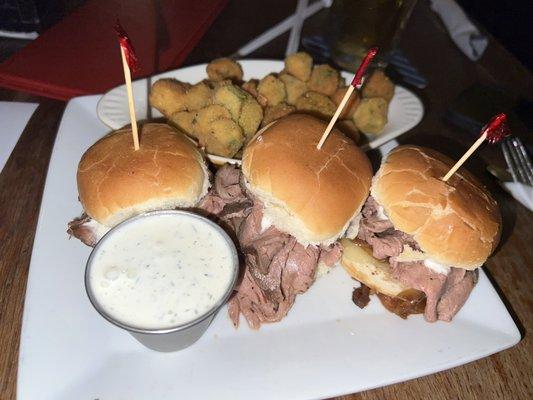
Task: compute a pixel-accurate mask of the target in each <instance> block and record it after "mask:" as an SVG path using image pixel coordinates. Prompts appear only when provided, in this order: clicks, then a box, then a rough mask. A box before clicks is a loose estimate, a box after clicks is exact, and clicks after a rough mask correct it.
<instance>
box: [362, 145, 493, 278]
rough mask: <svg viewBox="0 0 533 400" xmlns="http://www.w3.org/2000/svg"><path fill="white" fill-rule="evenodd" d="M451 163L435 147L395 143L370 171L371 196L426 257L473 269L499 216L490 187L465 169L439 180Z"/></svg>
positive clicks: (490, 244) (485, 252) (487, 249)
mask: <svg viewBox="0 0 533 400" xmlns="http://www.w3.org/2000/svg"><path fill="white" fill-rule="evenodd" d="M453 164H454V161H452V160H451V159H450V158H448V157H446V156H444V155H442V154H440V153H438V152H437V151H435V150H431V149H427V148H423V147H417V146H399V147H397V148H396V149H394V150H393V151H392V152H391V153H390V154H389V156H388V157H387V159H386V160H385V162H384V163H383V164H382V165H381V168H380V169H379V171H378V172H377V174H376V176H375V177H374V181H373V184H372V196H373V197H374V198H375V199H376V201H377V202H378V203H379V204H381V205H382V206H383V209H384V211H385V213H386V214H387V216H388V217H389V218H390V220H391V221H392V223H393V224H394V227H395V228H396V229H398V230H401V231H403V232H405V233H408V234H410V235H413V236H414V238H415V240H416V241H417V243H418V244H419V245H420V248H421V249H422V250H423V251H424V252H425V253H426V254H427V255H428V257H430V258H431V259H433V260H435V261H437V262H439V263H442V264H445V265H449V266H453V267H460V268H464V269H469V270H472V269H475V268H477V267H479V266H481V265H482V264H483V263H484V262H485V261H486V260H487V258H488V257H489V255H490V254H491V253H492V251H493V250H494V248H495V247H496V245H497V244H498V241H499V238H500V227H501V216H500V212H499V209H498V206H497V204H496V201H495V200H494V199H493V198H492V197H491V195H490V193H489V192H488V191H487V190H486V189H485V188H484V187H483V186H482V185H481V184H480V183H479V182H478V181H477V180H476V179H475V178H474V177H473V176H472V175H471V174H469V173H468V172H467V171H465V170H464V169H460V170H459V171H458V172H456V173H455V174H454V175H452V177H451V178H450V179H449V180H448V182H443V181H442V180H441V178H442V177H443V176H444V175H445V174H446V172H448V170H449V169H450V168H451V166H452V165H453Z"/></svg>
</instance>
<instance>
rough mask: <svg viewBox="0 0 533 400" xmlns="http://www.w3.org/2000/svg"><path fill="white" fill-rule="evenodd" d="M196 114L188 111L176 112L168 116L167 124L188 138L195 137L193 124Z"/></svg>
mask: <svg viewBox="0 0 533 400" xmlns="http://www.w3.org/2000/svg"><path fill="white" fill-rule="evenodd" d="M195 116H196V113H194V112H189V111H178V112H177V113H174V114H172V115H171V116H170V118H169V119H168V122H169V123H170V125H174V126H175V127H176V128H178V129H180V130H181V131H183V132H185V133H186V134H188V135H189V136H194V137H196V135H195V133H194V122H195Z"/></svg>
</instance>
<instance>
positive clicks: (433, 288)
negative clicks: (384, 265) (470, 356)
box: [393, 262, 446, 322]
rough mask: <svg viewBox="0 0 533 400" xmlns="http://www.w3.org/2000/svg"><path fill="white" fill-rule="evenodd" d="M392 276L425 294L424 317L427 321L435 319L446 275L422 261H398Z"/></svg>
mask: <svg viewBox="0 0 533 400" xmlns="http://www.w3.org/2000/svg"><path fill="white" fill-rule="evenodd" d="M393 276H394V277H395V278H396V279H398V280H399V281H400V282H402V283H403V284H404V285H406V286H408V287H411V288H413V289H417V290H421V291H422V292H424V293H425V294H426V309H425V312H424V318H425V319H426V321H428V322H434V321H436V320H437V319H438V318H437V304H438V302H439V299H440V298H441V296H442V294H443V293H444V287H445V284H446V275H444V274H439V273H437V272H435V271H433V270H431V269H429V268H427V267H426V266H425V265H424V264H423V263H422V262H399V263H396V264H395V266H393Z"/></svg>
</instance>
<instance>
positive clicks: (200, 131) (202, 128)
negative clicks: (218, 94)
mask: <svg viewBox="0 0 533 400" xmlns="http://www.w3.org/2000/svg"><path fill="white" fill-rule="evenodd" d="M221 118H231V113H230V112H229V111H228V109H227V108H225V107H223V106H221V105H218V104H211V105H209V106H207V107H204V108H202V109H201V110H200V111H198V112H197V113H196V114H195V115H194V119H193V132H194V136H195V137H197V138H199V137H200V136H202V135H205V134H207V132H209V127H210V125H211V123H212V122H213V121H215V120H217V119H221Z"/></svg>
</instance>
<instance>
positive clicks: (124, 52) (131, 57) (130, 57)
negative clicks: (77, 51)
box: [115, 19, 139, 151]
mask: <svg viewBox="0 0 533 400" xmlns="http://www.w3.org/2000/svg"><path fill="white" fill-rule="evenodd" d="M115 32H116V33H117V36H118V42H119V44H120V56H121V58H122V68H123V70H124V80H125V81H126V92H127V94H128V107H129V110H130V120H131V134H132V136H133V147H134V148H135V150H136V151H137V150H139V133H138V129H137V117H136V116H135V104H134V102H133V89H132V85H131V71H136V70H137V69H138V65H137V62H138V60H137V56H136V55H135V49H134V48H133V45H132V44H131V40H130V39H129V37H128V34H127V33H126V31H125V30H124V28H123V27H122V25H121V24H120V21H119V20H118V19H117V22H116V24H115Z"/></svg>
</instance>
